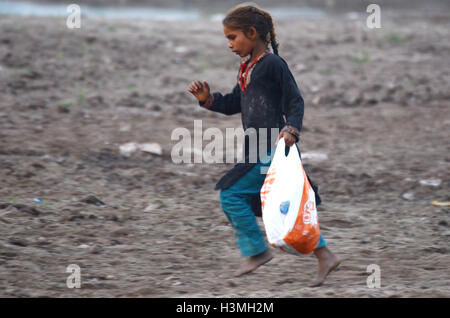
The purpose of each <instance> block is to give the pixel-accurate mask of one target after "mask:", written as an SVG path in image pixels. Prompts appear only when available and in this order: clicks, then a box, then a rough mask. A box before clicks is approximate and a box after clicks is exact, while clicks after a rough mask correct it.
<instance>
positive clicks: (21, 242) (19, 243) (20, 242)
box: [8, 237, 28, 247]
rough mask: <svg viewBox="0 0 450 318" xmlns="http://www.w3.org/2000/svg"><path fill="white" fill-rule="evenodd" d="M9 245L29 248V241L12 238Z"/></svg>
mask: <svg viewBox="0 0 450 318" xmlns="http://www.w3.org/2000/svg"><path fill="white" fill-rule="evenodd" d="M8 243H9V244H12V245H17V246H21V247H26V246H28V241H27V240H24V239H21V238H18V237H11V238H9V240H8Z"/></svg>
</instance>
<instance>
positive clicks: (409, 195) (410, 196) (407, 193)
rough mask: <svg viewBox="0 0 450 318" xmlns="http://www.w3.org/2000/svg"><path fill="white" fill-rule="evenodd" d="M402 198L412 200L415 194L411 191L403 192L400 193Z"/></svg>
mask: <svg viewBox="0 0 450 318" xmlns="http://www.w3.org/2000/svg"><path fill="white" fill-rule="evenodd" d="M402 198H403V199H405V200H408V201H412V200H414V198H415V195H414V193H413V192H405V193H403V194H402Z"/></svg>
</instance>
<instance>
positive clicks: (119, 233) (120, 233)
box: [111, 228, 130, 236]
mask: <svg viewBox="0 0 450 318" xmlns="http://www.w3.org/2000/svg"><path fill="white" fill-rule="evenodd" d="M128 234H130V230H129V229H126V228H121V229H118V230H115V231H112V232H111V235H113V236H123V235H128Z"/></svg>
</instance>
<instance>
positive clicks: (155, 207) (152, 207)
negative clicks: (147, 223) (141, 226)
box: [144, 204, 160, 212]
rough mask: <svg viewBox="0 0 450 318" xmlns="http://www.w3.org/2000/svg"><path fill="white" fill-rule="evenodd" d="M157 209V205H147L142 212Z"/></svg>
mask: <svg viewBox="0 0 450 318" xmlns="http://www.w3.org/2000/svg"><path fill="white" fill-rule="evenodd" d="M159 207H160V205H159V204H149V205H148V206H147V207H146V208H145V210H144V212H151V211H154V210H157V209H158V208H159Z"/></svg>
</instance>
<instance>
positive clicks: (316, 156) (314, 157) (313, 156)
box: [302, 152, 328, 161]
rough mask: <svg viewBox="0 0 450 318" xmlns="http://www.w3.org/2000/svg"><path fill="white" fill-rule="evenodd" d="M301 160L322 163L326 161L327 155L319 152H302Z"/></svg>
mask: <svg viewBox="0 0 450 318" xmlns="http://www.w3.org/2000/svg"><path fill="white" fill-rule="evenodd" d="M302 160H306V161H323V160H328V155H327V154H326V153H320V152H304V153H302Z"/></svg>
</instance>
